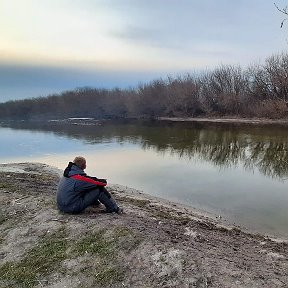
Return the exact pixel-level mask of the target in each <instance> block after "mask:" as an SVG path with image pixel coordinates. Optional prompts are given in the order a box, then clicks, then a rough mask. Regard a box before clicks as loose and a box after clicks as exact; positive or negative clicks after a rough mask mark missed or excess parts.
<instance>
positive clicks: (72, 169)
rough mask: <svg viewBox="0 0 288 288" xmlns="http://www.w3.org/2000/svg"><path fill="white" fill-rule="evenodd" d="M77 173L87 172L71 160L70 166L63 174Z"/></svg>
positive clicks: (68, 175)
mask: <svg viewBox="0 0 288 288" xmlns="http://www.w3.org/2000/svg"><path fill="white" fill-rule="evenodd" d="M77 174H80V175H86V173H85V172H84V171H83V170H82V169H81V168H79V167H78V166H77V165H76V164H74V163H73V162H69V164H68V166H67V167H66V168H65V170H64V173H63V176H64V177H71V176H73V175H77Z"/></svg>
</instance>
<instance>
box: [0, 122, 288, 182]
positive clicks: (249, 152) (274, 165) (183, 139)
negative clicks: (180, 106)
mask: <svg viewBox="0 0 288 288" xmlns="http://www.w3.org/2000/svg"><path fill="white" fill-rule="evenodd" d="M1 126H6V127H7V126H9V127H11V128H14V129H27V130H30V131H33V130H34V131H42V132H43V131H46V132H52V133H55V134H57V135H60V136H65V137H68V138H72V139H81V140H83V141H84V142H85V143H86V144H95V143H103V142H106V141H107V142H110V141H116V142H118V143H127V142H129V143H133V144H138V145H140V146H141V147H142V149H144V150H147V149H153V150H155V151H156V152H157V153H162V154H166V153H169V154H173V155H177V156H178V157H179V158H183V159H192V158H194V159H195V158H198V159H201V160H205V161H209V162H211V163H213V164H214V165H216V166H217V167H220V168H228V167H231V166H237V165H238V164H241V165H242V166H243V167H245V169H249V170H254V169H258V170H259V171H260V173H262V174H264V175H265V176H269V177H273V178H278V179H282V180H284V179H286V178H287V177H288V153H287V151H288V139H287V132H286V130H287V129H286V128H285V127H282V126H267V125H266V126H253V125H247V124H244V125H243V124H241V125H240V124H237V125H236V124H223V123H222V124H219V123H198V122H197V123H173V122H158V121H121V122H119V121H118V122H115V121H105V122H96V123H94V124H93V125H73V124H71V123H70V124H67V123H63V122H49V123H48V122H45V123H42V122H38V123H29V122H10V123H9V124H7V123H6V124H4V123H2V124H1Z"/></svg>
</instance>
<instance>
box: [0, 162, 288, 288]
mask: <svg viewBox="0 0 288 288" xmlns="http://www.w3.org/2000/svg"><path fill="white" fill-rule="evenodd" d="M0 177H1V178H0V203H1V204H0V205H1V210H0V211H1V212H0V224H1V226H0V263H1V264H0V287H61V288H63V287H69V288H73V287H91V288H92V287H93V288H94V287H221V288H223V287H229V288H231V287H237V288H239V287H249V288H251V287H267V288H268V287H269V288H272V287H288V249H287V247H288V246H287V243H283V242H282V243H277V242H275V241H272V240H270V239H268V238H265V237H263V236H261V235H252V234H248V233H244V232H243V231H241V230H239V229H236V228H224V227H221V226H220V225H218V223H217V222H216V221H213V220H210V219H209V218H207V217H205V216H201V215H196V214H195V213H193V212H192V211H190V210H188V209H185V208H183V207H181V206H178V205H175V204H173V203H168V202H165V201H160V200H159V199H156V198H152V197H148V196H145V195H144V194H141V193H137V192H136V191H131V189H129V188H126V187H120V186H117V185H114V186H111V188H110V191H111V192H112V193H113V195H114V196H115V198H116V199H117V201H118V202H119V203H120V205H121V206H123V207H124V209H125V211H126V213H125V214H123V215H114V214H103V213H100V211H99V208H89V209H87V211H85V213H84V214H81V215H66V214H61V213H59V212H58V210H57V209H56V205H55V193H56V186H57V182H58V179H59V174H58V173H57V171H55V170H53V169H52V168H51V167H49V166H47V165H44V164H31V163H30V164H29V163H23V164H7V165H5V164H2V165H0Z"/></svg>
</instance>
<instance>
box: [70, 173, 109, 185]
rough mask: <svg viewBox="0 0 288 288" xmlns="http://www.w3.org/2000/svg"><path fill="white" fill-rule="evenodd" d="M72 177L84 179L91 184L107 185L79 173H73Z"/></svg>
mask: <svg viewBox="0 0 288 288" xmlns="http://www.w3.org/2000/svg"><path fill="white" fill-rule="evenodd" d="M70 178H73V179H75V180H80V181H84V182H87V183H91V184H95V185H99V186H106V185H107V183H103V182H100V181H96V180H93V179H91V178H87V177H85V176H81V175H79V174H78V175H73V176H71V177H70Z"/></svg>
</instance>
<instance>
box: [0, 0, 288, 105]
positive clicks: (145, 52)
mask: <svg viewBox="0 0 288 288" xmlns="http://www.w3.org/2000/svg"><path fill="white" fill-rule="evenodd" d="M274 2H275V3H276V4H277V6H278V7H280V8H285V7H286V5H288V0H237V1H236V0H217V1H216V0H201V1H200V0H0V102H5V101H8V100H17V99H23V98H31V97H38V96H47V95H50V94H53V93H60V92H62V91H65V90H71V89H75V88H79V87H98V88H109V89H111V88H114V87H120V88H129V87H135V86H137V85H138V84H139V83H146V82H149V81H151V80H153V79H158V78H160V77H164V78H165V77H166V76H167V75H172V76H174V75H175V76H177V75H181V74H183V73H187V72H189V73H194V72H198V71H203V70H207V69H213V68H215V67H217V66H219V65H222V64H224V65H225V64H229V65H230V64H231V65H240V66H242V67H247V66H248V65H250V64H253V63H264V61H265V59H266V58H267V57H269V56H271V55H273V54H278V53H282V52H286V51H287V48H288V37H287V35H288V34H287V33H288V21H287V22H284V27H283V28H280V25H281V22H282V20H283V19H285V15H283V14H281V13H280V12H279V11H278V10H277V9H276V7H275V5H274ZM287 18H288V16H287Z"/></svg>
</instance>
